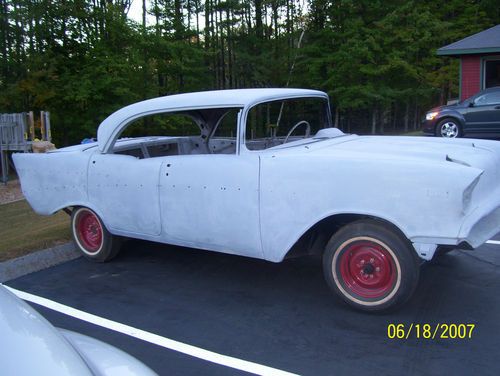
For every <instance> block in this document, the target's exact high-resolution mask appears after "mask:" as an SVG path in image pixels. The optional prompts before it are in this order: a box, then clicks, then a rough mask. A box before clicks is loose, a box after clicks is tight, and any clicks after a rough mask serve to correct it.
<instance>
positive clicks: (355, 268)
mask: <svg viewBox="0 0 500 376" xmlns="http://www.w3.org/2000/svg"><path fill="white" fill-rule="evenodd" d="M323 272H324V274H325V279H326V281H327V283H328V285H329V286H330V288H331V289H332V290H333V291H334V292H335V293H336V294H337V295H338V296H339V297H340V298H342V299H343V300H344V301H345V302H347V303H348V304H349V305H351V306H353V307H355V308H358V309H361V310H364V311H383V310H388V309H390V308H395V307H397V306H399V305H400V304H402V303H404V302H405V301H406V300H408V299H409V298H410V296H411V295H412V294H413V291H414V290H415V287H416V285H417V283H418V274H419V262H418V256H417V253H416V252H415V250H414V249H413V247H412V245H411V243H410V242H409V241H408V239H406V238H404V236H403V235H402V234H401V233H399V232H398V231H397V230H396V229H394V228H393V227H392V226H390V225H387V224H385V223H384V222H379V221H376V220H372V219H364V220H359V221H356V222H353V223H350V224H348V225H346V226H344V227H342V228H341V229H340V230H338V231H337V232H336V233H335V234H334V235H333V236H332V237H331V239H330V241H329V242H328V244H327V246H326V248H325V253H324V254H323Z"/></svg>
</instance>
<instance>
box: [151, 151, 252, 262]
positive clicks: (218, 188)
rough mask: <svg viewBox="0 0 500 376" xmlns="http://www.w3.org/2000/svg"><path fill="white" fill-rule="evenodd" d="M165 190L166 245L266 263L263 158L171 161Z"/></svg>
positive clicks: (167, 165) (205, 157)
mask: <svg viewBox="0 0 500 376" xmlns="http://www.w3.org/2000/svg"><path fill="white" fill-rule="evenodd" d="M159 189H160V205H161V216H162V230H163V236H164V237H165V241H166V242H171V243H175V244H181V245H187V246H193V247H197V248H206V249H211V250H216V251H220V252H225V253H232V254H239V255H244V256H250V257H257V258H262V247H261V241H260V224H259V158H258V156H257V155H253V156H248V155H238V154H202V155H179V156H172V157H168V158H165V160H164V162H163V163H162V166H161V172H160V187H159Z"/></svg>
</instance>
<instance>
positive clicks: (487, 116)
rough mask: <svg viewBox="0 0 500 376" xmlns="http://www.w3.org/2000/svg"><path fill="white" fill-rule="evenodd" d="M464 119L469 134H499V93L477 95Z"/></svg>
mask: <svg viewBox="0 0 500 376" xmlns="http://www.w3.org/2000/svg"><path fill="white" fill-rule="evenodd" d="M464 118H465V120H466V122H467V129H468V131H470V132H477V133H500V91H493V92H487V93H484V94H483V95H479V96H478V97H477V98H476V99H475V100H474V102H473V106H472V107H469V108H468V109H467V111H466V113H465V114H464Z"/></svg>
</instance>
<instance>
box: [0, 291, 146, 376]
mask: <svg viewBox="0 0 500 376" xmlns="http://www.w3.org/2000/svg"><path fill="white" fill-rule="evenodd" d="M0 334H1V340H0V362H1V364H2V366H1V367H2V374H5V375H39V374H42V375H78V376H80V375H100V376H115V375H116V376H118V375H119V376H131V375H144V376H146V375H147V376H149V375H156V374H155V373H154V372H153V371H151V370H150V369H149V368H148V367H146V366H145V365H144V364H142V363H141V362H139V361H138V360H137V359H135V358H133V357H132V356H130V355H128V354H126V353H124V352H123V351H121V350H119V349H117V348H115V347H113V346H111V345H108V344H106V343H103V342H101V341H98V340H96V339H93V338H90V337H87V336H84V335H81V334H78V333H74V332H70V331H67V330H62V329H59V330H58V329H56V328H55V327H53V326H52V325H51V324H50V323H49V322H48V321H47V320H45V319H44V318H43V317H42V316H41V315H40V314H39V313H38V312H36V311H35V310H34V309H33V308H31V307H30V306H29V305H28V304H26V303H25V302H24V301H22V300H20V299H19V298H17V297H16V296H15V295H14V294H13V293H11V292H10V291H8V290H7V289H6V288H5V287H3V286H2V285H0Z"/></svg>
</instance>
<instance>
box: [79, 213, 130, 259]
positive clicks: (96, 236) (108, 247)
mask: <svg viewBox="0 0 500 376" xmlns="http://www.w3.org/2000/svg"><path fill="white" fill-rule="evenodd" d="M71 230H72V235H73V240H74V242H75V244H76V247H77V248H78V250H80V252H82V254H83V256H85V257H86V258H87V259H89V260H92V261H97V262H105V261H109V260H111V259H112V258H113V257H115V256H116V255H117V254H118V252H119V251H120V245H121V244H120V243H121V239H120V238H119V237H117V236H114V235H112V234H111V233H110V232H109V231H108V230H107V229H106V227H105V226H104V224H103V223H102V221H101V219H100V218H99V216H98V215H97V214H96V213H94V212H93V211H92V210H90V209H88V208H85V207H79V208H75V209H74V210H73V213H72V214H71Z"/></svg>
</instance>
